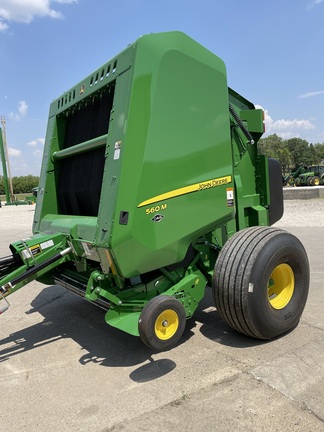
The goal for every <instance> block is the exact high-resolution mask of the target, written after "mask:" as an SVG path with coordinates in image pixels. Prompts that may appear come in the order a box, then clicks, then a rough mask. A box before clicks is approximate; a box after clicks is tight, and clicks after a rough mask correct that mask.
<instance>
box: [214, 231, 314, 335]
mask: <svg viewBox="0 0 324 432" xmlns="http://www.w3.org/2000/svg"><path fill="white" fill-rule="evenodd" d="M308 288H309V263H308V258H307V254H306V252H305V249H304V247H303V245H302V244H301V243H300V241H299V240H298V239H297V238H296V237H295V236H293V235H292V234H289V233H288V232H286V231H283V230H281V229H278V228H272V227H252V228H247V229H244V230H242V231H239V232H237V233H236V234H235V235H234V236H233V237H231V238H230V239H229V240H228V241H227V242H226V243H225V245H224V246H223V248H222V250H221V252H220V254H219V257H218V259H217V261H216V264H215V270H214V276H213V295H214V301H215V305H216V308H217V310H218V311H219V313H220V315H221V316H222V318H223V319H224V320H225V321H226V322H227V323H228V324H229V325H230V326H231V327H232V328H234V329H235V330H237V331H239V332H241V333H243V334H246V335H248V336H252V337H255V338H258V339H273V338H275V337H277V336H279V335H281V334H283V333H286V332H287V331H289V330H290V329H292V328H293V327H295V326H296V325H297V323H298V322H299V319H300V317H301V314H302V312H303V310H304V307H305V304H306V300H307V295H308Z"/></svg>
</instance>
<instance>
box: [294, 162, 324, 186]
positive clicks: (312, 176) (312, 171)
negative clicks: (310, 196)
mask: <svg viewBox="0 0 324 432" xmlns="http://www.w3.org/2000/svg"><path fill="white" fill-rule="evenodd" d="M323 184H324V166H322V165H313V166H310V167H307V168H304V169H303V172H302V173H300V174H299V175H298V176H297V177H296V178H295V186H320V185H323Z"/></svg>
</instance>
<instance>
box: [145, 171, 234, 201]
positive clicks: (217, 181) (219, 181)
mask: <svg viewBox="0 0 324 432" xmlns="http://www.w3.org/2000/svg"><path fill="white" fill-rule="evenodd" d="M231 182H232V176H225V177H219V178H214V179H211V180H206V181H203V182H199V183H195V184H192V185H190V186H185V187H182V188H179V189H174V190H172V191H170V192H166V193H164V194H161V195H157V196H155V197H153V198H150V199H148V200H146V201H143V202H141V203H140V204H139V205H138V206H137V208H140V207H144V206H146V205H150V204H154V203H156V202H158V201H165V200H167V199H170V198H175V197H177V196H181V195H186V194H188V193H191V192H199V191H203V190H207V189H211V188H214V187H217V186H223V185H227V184H228V183H231Z"/></svg>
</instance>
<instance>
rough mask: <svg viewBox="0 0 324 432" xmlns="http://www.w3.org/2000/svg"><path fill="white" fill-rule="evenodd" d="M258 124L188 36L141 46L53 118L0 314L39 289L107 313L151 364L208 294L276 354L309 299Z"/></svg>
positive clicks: (164, 36)
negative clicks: (272, 342)
mask: <svg viewBox="0 0 324 432" xmlns="http://www.w3.org/2000/svg"><path fill="white" fill-rule="evenodd" d="M263 132H264V122H263V112H262V110H260V109H256V108H255V106H254V105H253V104H252V103H251V102H249V101H248V100H246V99H245V98H244V97H242V96H241V95H239V94H238V93H236V92H235V91H234V90H232V89H231V88H229V87H228V85H227V77H226V69H225V65H224V63H223V61H222V60H221V59H220V58H219V57H217V56H216V55H214V54H213V53H211V52H210V51H208V50H207V49H206V48H204V47H203V46H201V45H199V44H198V43H197V42H195V41H194V40H192V39H191V38H190V37H188V36H186V35H185V34H183V33H180V32H168V33H157V34H150V35H146V36H142V37H141V38H139V39H138V40H137V41H135V42H134V43H133V44H130V45H129V46H128V47H127V48H126V49H125V50H124V51H122V52H121V53H119V54H118V55H117V56H115V57H114V58H112V59H111V60H110V61H108V62H107V63H106V64H104V65H103V66H101V67H100V68H98V69H97V70H95V71H94V72H93V73H92V74H90V75H89V76H88V77H86V78H85V79H84V80H82V81H80V82H79V83H78V84H76V85H75V86H74V87H72V88H71V89H70V90H69V91H67V92H65V93H64V94H63V95H62V96H60V97H59V98H57V99H56V100H54V101H53V102H52V104H51V107H50V112H49V119H48V126H47V133H46V140H45V148H44V155H43V163H42V169H41V175H40V184H39V189H38V194H37V203H36V209H35V216H34V221H33V236H32V237H31V238H28V239H25V240H22V241H17V242H15V243H12V244H11V245H10V251H11V256H9V257H4V258H1V259H0V301H2V302H3V303H4V307H3V308H0V309H1V310H0V313H2V312H4V311H5V310H6V309H7V308H8V300H7V297H8V295H10V294H11V293H12V292H14V291H16V290H18V289H19V288H21V287H22V286H24V285H26V284H28V283H29V282H31V281H32V280H37V281H39V282H42V283H45V284H53V283H54V284H57V285H61V286H63V287H65V288H67V289H69V290H70V291H72V292H74V293H76V294H78V295H80V296H81V297H83V298H85V299H86V300H88V301H90V302H92V303H94V304H96V305H97V306H99V307H101V308H103V309H105V311H106V314H105V320H106V322H107V323H108V324H110V325H112V326H114V327H117V328H118V329H120V330H123V331H125V332H127V333H130V334H132V335H135V336H140V338H141V339H142V341H143V342H144V343H145V344H146V345H147V346H149V347H150V348H152V349H155V350H165V349H169V348H170V347H172V346H174V345H175V344H176V343H177V342H178V341H179V340H180V338H181V336H182V335H183V332H184V330H185V326H186V321H187V320H188V319H190V318H191V317H192V316H193V315H194V313H195V311H196V309H197V307H198V305H199V303H200V301H201V300H202V298H203V297H204V295H205V289H206V286H209V287H212V291H213V298H214V303H215V306H216V309H217V311H218V313H219V314H220V315H221V316H222V318H223V319H224V320H225V321H226V322H227V323H228V324H229V325H230V326H231V327H232V328H233V329H235V330H237V331H239V332H241V333H243V334H245V335H248V336H251V337H255V338H260V339H272V338H274V337H277V336H279V335H281V334H283V333H285V332H287V331H288V330H290V329H292V328H293V327H294V326H295V325H296V324H297V323H298V321H299V319H300V317H301V315H302V312H303V309H304V306H305V303H306V300H307V294H308V289H309V264H308V259H307V254H306V252H305V249H304V247H303V245H302V244H301V243H300V241H299V240H298V239H297V238H296V237H295V236H293V235H292V234H290V233H288V232H286V231H284V230H281V229H278V228H276V227H273V226H272V225H273V224H274V223H275V222H277V221H278V220H279V219H280V218H281V216H282V214H283V193H282V174H281V167H280V164H279V163H278V162H277V161H276V160H274V159H268V158H266V157H265V156H263V155H260V154H259V153H258V148H257V142H258V140H259V139H260V137H261V136H262V134H263Z"/></svg>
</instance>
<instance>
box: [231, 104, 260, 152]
mask: <svg viewBox="0 0 324 432" xmlns="http://www.w3.org/2000/svg"><path fill="white" fill-rule="evenodd" d="M229 111H230V113H231V115H232V117H233V118H234V120H235V122H236V123H237V125H238V126H239V128H240V129H241V131H242V132H243V133H244V135H245V136H246V138H247V139H248V140H249V142H250V144H251V145H253V144H254V139H253V137H252V135H251V134H250V132H249V131H248V130H247V129H246V127H245V125H244V124H243V122H242V120H241V119H240V117H239V116H238V114H237V112H236V111H235V109H234V108H233V107H232V105H231V104H229Z"/></svg>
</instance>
